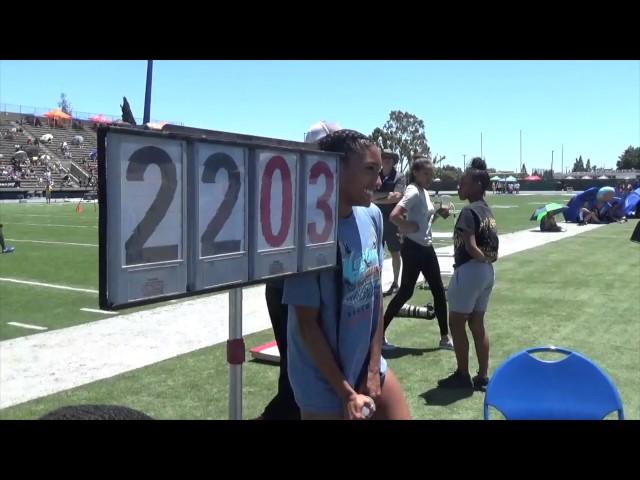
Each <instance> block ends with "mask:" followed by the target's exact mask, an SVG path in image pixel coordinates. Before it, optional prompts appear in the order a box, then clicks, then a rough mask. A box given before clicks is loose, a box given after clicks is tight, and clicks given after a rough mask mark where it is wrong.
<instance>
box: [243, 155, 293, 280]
mask: <svg viewBox="0 0 640 480" xmlns="http://www.w3.org/2000/svg"><path fill="white" fill-rule="evenodd" d="M299 160H300V155H295V154H290V153H283V152H281V151H277V150H258V151H257V152H256V154H255V164H256V175H255V181H256V184H255V185H256V188H255V191H256V194H257V195H256V197H255V201H254V206H255V215H254V232H255V243H256V250H257V252H256V253H257V254H256V255H255V257H254V263H253V276H252V279H254V280H258V279H263V278H267V277H272V276H277V275H282V274H285V273H295V272H297V268H298V265H297V264H298V258H297V257H298V250H297V243H298V235H297V232H296V230H297V228H296V225H297V217H298V201H297V197H298V162H299Z"/></svg>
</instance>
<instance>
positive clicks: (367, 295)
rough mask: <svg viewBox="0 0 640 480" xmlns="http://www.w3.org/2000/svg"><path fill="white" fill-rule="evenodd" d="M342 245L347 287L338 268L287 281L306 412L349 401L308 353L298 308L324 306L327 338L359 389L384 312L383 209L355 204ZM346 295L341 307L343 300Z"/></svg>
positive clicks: (297, 383)
mask: <svg viewBox="0 0 640 480" xmlns="http://www.w3.org/2000/svg"><path fill="white" fill-rule="evenodd" d="M338 245H339V248H340V255H341V259H342V287H341V288H340V286H339V285H337V282H336V280H337V278H338V276H337V275H338V274H337V273H336V271H323V272H310V273H304V274H301V275H295V276H293V277H288V278H287V279H286V280H285V284H284V295H283V303H286V304H287V305H289V321H288V329H287V330H288V331H287V342H288V368H289V380H290V381H291V386H292V388H293V392H294V395H295V398H296V402H297V403H298V406H299V407H300V408H301V409H302V410H309V411H316V412H337V413H342V408H343V402H342V400H341V399H340V398H339V397H338V395H337V394H336V392H335V391H334V389H333V388H332V387H331V385H330V384H329V382H328V381H327V380H326V379H325V377H324V375H322V373H321V372H320V370H318V368H317V367H316V366H315V364H314V362H313V360H312V358H311V356H310V355H309V353H308V352H307V349H306V346H305V344H304V341H303V339H302V337H301V336H300V330H299V326H298V318H297V317H296V312H295V306H306V307H316V308H319V309H320V325H321V327H322V330H323V332H324V335H325V338H326V339H327V342H328V343H329V346H330V347H331V350H332V351H333V353H334V355H335V358H336V359H337V360H338V362H339V366H340V367H341V369H342V372H343V374H344V376H345V378H346V379H347V381H348V382H349V384H350V385H351V386H352V387H353V388H354V389H356V388H358V386H359V382H360V381H362V378H363V374H364V373H365V372H366V370H367V368H368V362H369V350H370V347H371V341H372V339H373V337H374V335H375V333H376V329H377V326H378V320H379V318H380V315H381V308H382V304H381V302H382V287H381V272H382V262H383V260H384V255H383V246H382V214H381V213H380V209H379V208H378V207H377V206H376V205H374V204H371V206H369V207H354V208H353V214H352V215H351V216H349V217H348V218H341V219H340V220H339V221H338ZM340 290H341V291H340ZM340 294H341V295H342V303H341V305H339V304H338V302H339V299H338V295H340ZM338 313H340V319H339V321H338ZM380 371H381V373H382V374H384V372H385V371H386V362H385V361H384V359H381V362H380Z"/></svg>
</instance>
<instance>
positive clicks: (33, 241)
mask: <svg viewBox="0 0 640 480" xmlns="http://www.w3.org/2000/svg"><path fill="white" fill-rule="evenodd" d="M6 240H7V241H9V242H27V243H50V244H52V245H73V246H74V247H97V246H98V244H97V243H72V242H52V241H48V240H47V241H45V240H20V239H17V238H7V239H6Z"/></svg>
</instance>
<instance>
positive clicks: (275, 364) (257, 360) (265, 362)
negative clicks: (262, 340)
mask: <svg viewBox="0 0 640 480" xmlns="http://www.w3.org/2000/svg"><path fill="white" fill-rule="evenodd" d="M249 363H257V364H258V365H268V366H270V367H280V362H270V361H269V360H262V359H260V358H252V359H251V360H249Z"/></svg>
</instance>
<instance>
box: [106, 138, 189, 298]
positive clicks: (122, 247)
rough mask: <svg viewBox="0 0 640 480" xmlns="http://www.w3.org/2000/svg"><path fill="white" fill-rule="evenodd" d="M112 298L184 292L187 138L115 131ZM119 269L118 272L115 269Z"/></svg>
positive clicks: (110, 172) (111, 149)
mask: <svg viewBox="0 0 640 480" xmlns="http://www.w3.org/2000/svg"><path fill="white" fill-rule="evenodd" d="M105 162H106V170H107V176H108V177H109V179H110V181H109V184H108V187H107V188H108V189H109V191H108V193H107V194H108V198H109V200H110V204H109V205H108V208H107V215H108V224H109V225H110V226H111V227H112V228H111V229H110V230H107V232H106V239H105V242H106V248H107V257H108V259H109V265H110V270H111V271H112V272H113V273H115V274H113V275H110V276H109V277H108V287H107V288H108V292H109V296H110V298H111V299H112V302H113V303H114V304H121V303H128V302H134V301H137V300H144V299H148V298H154V297H163V296H167V295H174V294H179V293H184V292H186V289H187V266H186V261H185V256H184V254H185V248H184V247H185V245H186V231H185V229H184V225H185V224H186V222H185V217H186V201H185V189H184V172H185V143H184V142H181V141H175V140H174V141H172V140H168V139H164V138H161V137H160V138H158V137H142V136H136V135H113V136H109V138H108V148H107V151H106V159H105ZM116 272H117V273H116Z"/></svg>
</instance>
